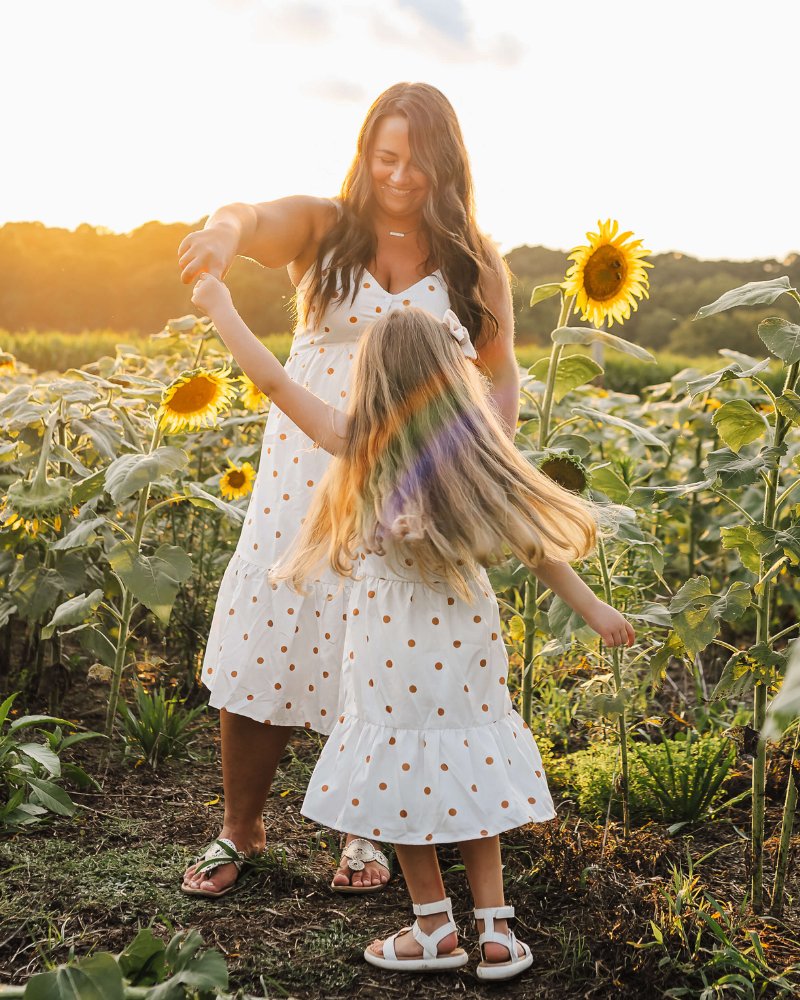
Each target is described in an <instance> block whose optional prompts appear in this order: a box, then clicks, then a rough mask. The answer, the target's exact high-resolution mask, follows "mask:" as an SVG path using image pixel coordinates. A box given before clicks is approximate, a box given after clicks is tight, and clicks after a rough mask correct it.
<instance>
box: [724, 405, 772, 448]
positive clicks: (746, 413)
mask: <svg viewBox="0 0 800 1000" xmlns="http://www.w3.org/2000/svg"><path fill="white" fill-rule="evenodd" d="M711 423H712V424H713V425H714V426H715V427H716V428H717V432H718V433H719V436H720V437H721V438H722V440H723V441H724V442H725V444H726V445H727V446H728V447H729V448H730V449H731V450H732V451H735V452H736V453H737V454H738V453H739V450H740V449H741V448H742V447H743V446H744V445H746V444H749V443H750V442H751V441H755V440H756V438H759V437H761V435H762V434H763V433H764V432H765V431H766V430H767V429H768V428H769V424H768V423H767V421H766V419H765V418H764V416H763V415H762V414H761V413H757V412H756V411H755V410H754V409H753V407H752V406H751V404H750V403H748V402H747V400H746V399H730V400H728V402H727V403H723V404H722V406H720V407H719V409H718V410H715V411H714V416H713V417H712V418H711Z"/></svg>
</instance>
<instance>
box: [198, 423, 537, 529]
mask: <svg viewBox="0 0 800 1000" xmlns="http://www.w3.org/2000/svg"><path fill="white" fill-rule="evenodd" d="M520 430H522V428H520ZM183 492H184V495H185V496H187V497H188V498H189V503H190V504H192V506H194V507H205V508H206V509H210V510H213V509H214V508H216V509H217V510H221V511H222V512H223V513H224V514H227V515H228V516H229V517H230V518H231V519H232V520H234V521H236V522H237V523H239V524H241V522H242V521H244V513H245V512H244V511H243V510H240V509H239V508H238V507H234V506H233V505H232V504H229V503H226V502H225V501H224V500H220V499H219V497H215V496H213V495H212V494H211V493H206V491H205V490H204V489H201V487H200V486H198V485H197V483H187V484H186V486H185V487H184V489H183Z"/></svg>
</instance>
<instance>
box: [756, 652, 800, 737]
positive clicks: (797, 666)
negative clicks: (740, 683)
mask: <svg viewBox="0 0 800 1000" xmlns="http://www.w3.org/2000/svg"><path fill="white" fill-rule="evenodd" d="M798 718H800V640H798V639H795V640H794V642H793V643H792V644H791V646H790V647H789V650H788V655H787V663H786V671H785V673H784V675H783V683H782V684H781V687H780V689H779V691H778V693H777V694H776V695H775V697H774V698H773V699H772V702H771V703H770V705H769V706H768V708H767V714H766V718H765V720H764V725H763V726H762V728H761V735H762V736H763V737H764V739H769V740H774V739H778V738H779V737H780V736H781V734H782V733H783V732H784V731H785V729H786V728H787V726H789V725H790V724H791V723H792V722H794V720H795V719H798Z"/></svg>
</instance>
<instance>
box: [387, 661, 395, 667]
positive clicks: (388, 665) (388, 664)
mask: <svg viewBox="0 0 800 1000" xmlns="http://www.w3.org/2000/svg"><path fill="white" fill-rule="evenodd" d="M386 666H387V667H393V666H394V662H393V661H392V660H387V661H386Z"/></svg>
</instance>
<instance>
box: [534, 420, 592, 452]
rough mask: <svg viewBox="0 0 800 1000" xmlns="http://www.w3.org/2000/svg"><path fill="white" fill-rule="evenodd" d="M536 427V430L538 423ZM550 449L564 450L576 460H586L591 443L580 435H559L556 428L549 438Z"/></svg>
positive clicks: (590, 449)
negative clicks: (570, 453)
mask: <svg viewBox="0 0 800 1000" xmlns="http://www.w3.org/2000/svg"><path fill="white" fill-rule="evenodd" d="M536 426H537V428H538V426H539V424H538V421H536ZM550 447H551V448H556V447H557V448H566V449H567V451H571V452H572V454H573V455H577V456H578V458H587V457H588V456H589V455H590V454H591V451H592V442H591V441H590V440H589V439H588V438H586V437H584V436H583V435H582V434H568V433H564V434H559V433H558V429H557V428H556V433H555V434H554V435H553V437H552V438H550Z"/></svg>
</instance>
